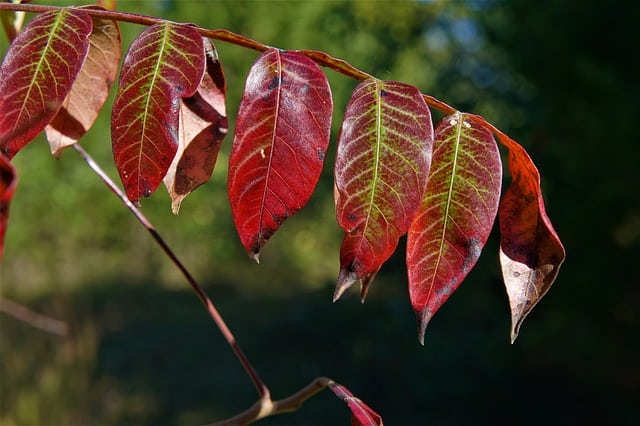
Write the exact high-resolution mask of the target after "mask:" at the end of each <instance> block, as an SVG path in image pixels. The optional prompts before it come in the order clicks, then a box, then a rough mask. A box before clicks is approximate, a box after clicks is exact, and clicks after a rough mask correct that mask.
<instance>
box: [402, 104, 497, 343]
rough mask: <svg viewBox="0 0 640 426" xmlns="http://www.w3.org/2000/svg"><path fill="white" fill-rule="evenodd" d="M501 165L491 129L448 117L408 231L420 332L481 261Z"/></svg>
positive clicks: (440, 128) (409, 264)
mask: <svg viewBox="0 0 640 426" xmlns="http://www.w3.org/2000/svg"><path fill="white" fill-rule="evenodd" d="M501 179H502V163H501V160H500V153H499V152H498V147H497V145H496V142H495V140H494V138H493V134H492V133H491V131H490V130H488V129H486V128H484V127H482V126H480V125H479V124H477V123H475V122H474V121H471V120H468V119H467V117H466V115H465V114H461V113H455V114H452V115H448V116H446V117H444V118H443V119H442V120H441V121H440V123H439V124H438V126H437V127H436V131H435V142H434V147H433V160H432V163H431V172H430V174H429V182H428V184H427V190H426V193H425V197H424V200H423V201H422V206H421V207H420V211H419V214H418V216H417V217H416V219H415V220H414V221H413V223H412V224H411V227H410V228H409V233H408V235H407V269H408V274H409V295H410V298H411V304H412V306H413V309H414V310H415V312H416V314H417V316H418V322H419V334H418V337H419V339H420V341H421V342H424V333H425V330H426V327H427V324H428V323H429V320H430V319H431V317H432V316H433V315H434V314H435V313H436V311H437V310H438V309H439V308H440V306H442V304H443V303H444V302H445V301H446V300H447V299H448V298H449V296H450V295H451V294H452V293H453V291H455V289H456V288H458V286H459V285H460V283H461V282H462V280H464V278H465V277H466V276H467V274H468V273H469V271H470V270H471V268H473V266H474V265H475V264H476V261H477V260H478V257H479V256H480V252H481V250H482V248H483V247H484V244H485V243H486V241H487V238H488V237H489V234H490V232H491V228H492V225H493V223H494V220H495V217H496V213H497V211H498V200H499V197H500V186H501V183H502V181H501Z"/></svg>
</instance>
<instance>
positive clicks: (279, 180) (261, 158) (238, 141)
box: [228, 49, 333, 260]
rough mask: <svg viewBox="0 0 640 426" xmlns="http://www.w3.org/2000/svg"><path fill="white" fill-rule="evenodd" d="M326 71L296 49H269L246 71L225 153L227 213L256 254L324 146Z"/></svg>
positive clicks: (310, 182)
mask: <svg viewBox="0 0 640 426" xmlns="http://www.w3.org/2000/svg"><path fill="white" fill-rule="evenodd" d="M332 112H333V100H332V98H331V90H330V88H329V83H328V81H327V78H326V76H325V75H324V73H323V72H322V70H321V69H320V68H319V67H318V65H317V64H316V63H315V62H313V61H312V60H311V59H309V58H308V57H306V56H305V55H303V54H301V53H296V52H287V51H280V50H276V49H269V50H267V51H265V52H264V53H263V54H262V55H261V56H260V57H259V58H258V59H257V60H256V62H255V63H254V64H253V66H252V67H251V71H250V72H249V75H248V77H247V81H246V85H245V90H244V94H243V95H242V100H241V102H240V110H239V112H238V119H237V122H236V128H235V137H234V140H233V147H232V150H231V156H230V158H229V178H228V190H229V199H230V202H231V209H232V213H233V219H234V221H235V224H236V228H237V230H238V234H239V235H240V240H241V241H242V244H243V245H244V247H245V249H246V250H247V252H248V253H249V255H250V256H252V257H253V258H254V259H256V260H258V256H259V253H260V250H261V249H262V247H263V246H264V245H265V244H266V242H267V241H268V240H269V238H270V237H271V236H272V235H273V234H274V233H275V232H276V231H277V230H278V228H279V227H280V225H282V223H283V222H284V221H285V220H286V219H287V218H289V217H291V216H292V215H293V214H295V213H296V212H297V211H298V210H300V209H301V208H302V207H303V206H304V205H305V204H306V203H307V201H308V200H309V198H310V197H311V194H312V193H313V190H314V188H315V186H316V184H317V182H318V179H319V177H320V173H321V171H322V166H323V164H324V158H325V153H326V150H327V147H328V145H329V135H330V129H331V115H332Z"/></svg>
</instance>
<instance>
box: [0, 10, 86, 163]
mask: <svg viewBox="0 0 640 426" xmlns="http://www.w3.org/2000/svg"><path fill="white" fill-rule="evenodd" d="M91 29H92V20H91V17H90V16H89V15H87V14H86V13H84V12H82V11H81V10H78V9H60V10H58V11H52V12H47V13H42V14H40V15H39V16H37V17H35V18H34V19H33V20H32V21H31V22H29V24H28V25H27V26H26V27H25V29H24V30H23V31H22V32H21V33H20V34H18V35H17V37H16V38H15V40H14V41H13V43H12V44H11V46H10V47H9V50H8V51H7V53H6V55H5V57H4V61H3V63H2V67H1V68H0V150H1V151H2V152H3V153H4V154H5V155H6V156H7V158H9V159H11V158H13V156H14V155H15V154H16V153H17V152H18V151H20V150H21V149H22V148H23V147H24V146H25V145H27V144H28V143H29V142H31V141H32V140H33V139H34V138H35V137H36V136H37V135H38V133H40V132H41V131H42V130H43V129H44V127H45V126H46V125H47V124H48V123H49V122H50V121H51V119H53V117H54V116H55V115H56V113H57V112H58V109H59V108H60V106H61V105H62V103H63V101H64V99H65V98H66V97H67V95H68V93H69V91H70V90H71V87H72V85H73V82H74V81H75V79H76V77H77V75H78V73H79V72H80V68H81V67H82V65H83V63H84V61H85V57H86V56H87V52H88V50H89V38H88V37H89V34H90V33H91Z"/></svg>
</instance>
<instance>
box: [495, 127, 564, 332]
mask: <svg viewBox="0 0 640 426" xmlns="http://www.w3.org/2000/svg"><path fill="white" fill-rule="evenodd" d="M498 136H499V139H500V141H501V142H502V143H503V144H504V145H505V146H507V148H509V171H510V172H511V179H512V180H511V184H510V185H509V187H508V189H507V191H506V192H505V194H504V196H503V198H502V201H501V203H500V210H499V213H498V217H499V221H500V237H501V239H500V264H501V267H502V277H503V279H504V284H505V286H506V290H507V295H508V297H509V304H510V306H511V342H512V343H513V342H514V341H515V339H516V338H517V337H518V332H519V330H520V326H521V325H522V322H523V321H524V318H525V317H526V316H527V315H528V314H529V312H531V310H532V309H533V307H534V306H535V305H536V304H537V303H538V302H539V301H540V299H541V298H542V297H543V296H544V295H545V294H546V293H547V291H549V288H550V287H551V285H552V284H553V281H554V280H555V279H556V276H557V275H558V271H559V269H560V265H562V262H564V259H565V250H564V247H563V245H562V242H561V241H560V238H559V237H558V234H557V233H556V231H555V230H554V229H553V225H552V224H551V221H550V220H549V217H548V216H547V213H546V211H545V207H544V200H543V199H542V192H541V189H540V174H539V173H538V170H537V168H536V166H535V165H534V164H533V162H532V161H531V158H530V157H529V155H528V154H527V152H526V151H525V150H524V148H522V146H520V145H519V144H517V143H516V142H515V141H513V140H512V139H511V138H509V137H507V136H506V135H504V134H499V135H498Z"/></svg>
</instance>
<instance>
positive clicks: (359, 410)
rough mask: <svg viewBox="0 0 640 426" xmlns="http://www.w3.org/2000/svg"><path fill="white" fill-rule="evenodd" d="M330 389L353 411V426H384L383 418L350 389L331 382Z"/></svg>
mask: <svg viewBox="0 0 640 426" xmlns="http://www.w3.org/2000/svg"><path fill="white" fill-rule="evenodd" d="M329 388H330V389H331V390H332V391H333V393H334V394H336V396H337V397H338V398H340V399H341V400H343V401H344V402H346V403H347V406H348V407H349V409H350V410H351V425H352V426H383V423H382V417H381V416H380V415H379V414H378V413H376V412H375V411H373V410H372V409H371V408H370V407H369V406H368V405H367V404H365V403H364V402H362V400H360V398H356V397H355V396H353V394H352V393H351V392H350V391H349V389H347V388H345V387H344V386H342V385H341V384H338V383H336V382H330V383H329Z"/></svg>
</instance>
